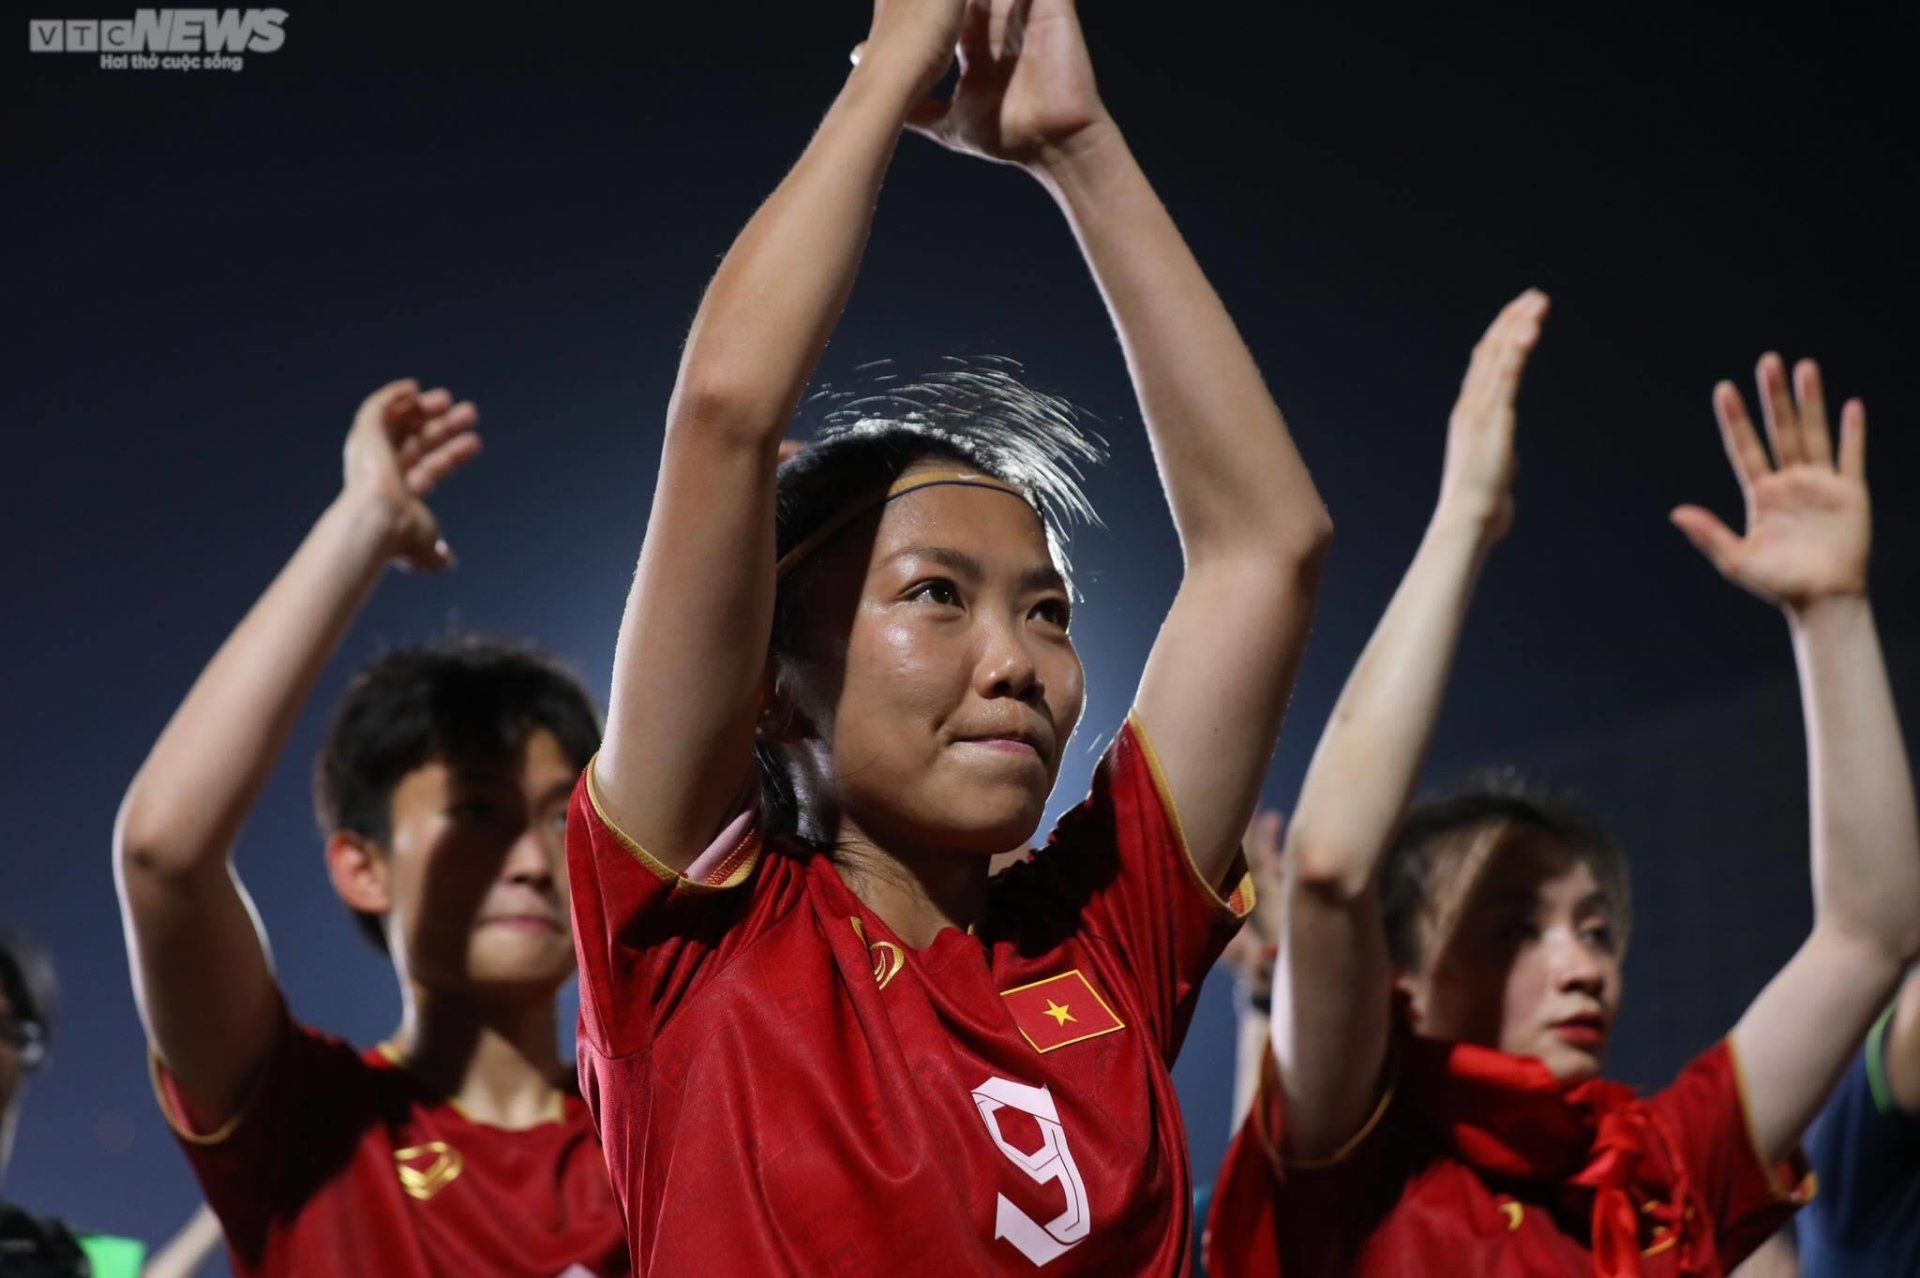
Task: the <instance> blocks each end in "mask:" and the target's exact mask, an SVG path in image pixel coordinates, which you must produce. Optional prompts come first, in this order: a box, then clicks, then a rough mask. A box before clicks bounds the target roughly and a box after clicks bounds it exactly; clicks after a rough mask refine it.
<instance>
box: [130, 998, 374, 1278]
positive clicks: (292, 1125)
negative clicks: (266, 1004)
mask: <svg viewBox="0 0 1920 1278" xmlns="http://www.w3.org/2000/svg"><path fill="white" fill-rule="evenodd" d="M148 1060H149V1064H150V1068H151V1070H152V1073H153V1086H154V1095H155V1098H156V1099H157V1100H158V1101H159V1103H160V1112H161V1113H162V1114H163V1115H164V1116H165V1118H166V1120H167V1125H168V1126H169V1127H170V1128H172V1129H173V1134H174V1137H175V1138H176V1139H177V1140H178V1141H179V1142H180V1148H181V1151H182V1152H183V1153H184V1154H185V1155H186V1157H187V1162H188V1163H189V1164H190V1165H191V1166H192V1168H193V1174H194V1177H195V1179H197V1180H198V1181H199V1182H200V1189H201V1192H202V1193H203V1194H204V1195H205V1196H206V1200H207V1206H209V1207H211V1208H212V1209H213V1214H214V1215H215V1216H218V1217H219V1218H220V1230H221V1233H222V1234H224V1235H225V1237H226V1240H227V1245H228V1246H229V1247H230V1248H232V1250H233V1254H234V1255H235V1256H236V1257H238V1258H239V1259H240V1260H241V1262H242V1263H243V1264H246V1265H252V1264H255V1263H257V1262H258V1260H259V1258H260V1257H261V1256H262V1254H264V1252H265V1250H266V1246H267V1242H268V1238H269V1235H270V1233H271V1231H272V1228H273V1226H274V1225H275V1224H276V1223H284V1222H285V1221H286V1220H287V1219H290V1218H291V1217H292V1216H294V1215H295V1214H297V1213H298V1211H299V1210H300V1208H301V1206H302V1205H303V1204H304V1203H305V1202H306V1200H307V1199H308V1197H310V1196H311V1194H312V1193H313V1192H314V1191H315V1190H316V1189H317V1188H318V1184H317V1182H316V1180H315V1175H314V1173H313V1172H312V1170H311V1169H313V1168H318V1167H326V1166H332V1165H336V1162H337V1163H339V1164H343V1163H344V1162H345V1161H346V1160H347V1159H349V1158H351V1156H352V1151H353V1148H354V1145H355V1142H356V1141H357V1140H358V1139H359V1135H360V1131H361V1129H362V1126H363V1123H362V1122H360V1121H359V1118H360V1116H359V1115H357V1114H355V1113H354V1112H353V1111H354V1109H355V1106H356V1104H357V1103H358V1102H359V1100H360V1098H362V1097H363V1096H364V1089H363V1088H361V1087H359V1086H357V1085H356V1084H357V1083H358V1082H359V1081H360V1076H361V1075H363V1074H364V1073H365V1071H366V1066H365V1065H364V1064H363V1063H362V1062H361V1060H360V1058H359V1054H358V1053H357V1052H355V1051H354V1050H353V1048H352V1047H351V1046H349V1045H348V1044H346V1043H343V1042H340V1041H339V1040H337V1039H333V1038H330V1037H328V1036H326V1035H324V1034H320V1033H318V1032H317V1031H315V1030H312V1029H310V1028H308V1027H307V1026H304V1025H301V1024H299V1023H298V1022H296V1021H295V1020H294V1019H293V1018H292V1017H291V1016H290V1015H289V1014H288V1013H287V1011H286V1007H285V1005H284V1004H282V1005H281V1008H280V1028H279V1031H278V1032H277V1034H276V1035H275V1038H274V1045H273V1048H272V1051H271V1052H270V1053H269V1055H268V1057H267V1061H266V1064H265V1066H264V1067H263V1068H262V1070H261V1074H260V1077H259V1078H258V1079H256V1080H255V1081H254V1084H253V1088H252V1091H251V1092H250V1094H249V1095H248V1097H247V1100H246V1101H245V1103H243V1104H242V1105H241V1107H240V1110H239V1112H238V1113H236V1114H234V1116H233V1117H232V1118H230V1119H228V1120H227V1121H226V1122H225V1123H224V1124H222V1125H221V1126H220V1127H218V1128H216V1129H212V1130H207V1129H204V1128H202V1127H199V1126H197V1125H196V1124H195V1123H194V1121H193V1119H192V1118H191V1116H190V1115H189V1113H188V1110H187V1107H186V1106H185V1104H183V1102H182V1098H181V1096H180V1093H179V1090H178V1089H177V1087H176V1086H175V1085H174V1081H173V1078H172V1076H171V1075H169V1074H168V1073H167V1071H166V1067H165V1066H163V1065H162V1064H161V1063H160V1060H159V1058H158V1057H156V1056H152V1055H149V1057H148ZM336 1147H337V1148H336ZM289 1149H299V1150H302V1151H303V1153H302V1157H300V1158H299V1159H292V1158H288V1157H287V1154H286V1151H287V1150H289ZM336 1153H337V1154H338V1159H337V1160H336V1159H334V1158H332V1157H330V1155H332V1154H336Z"/></svg>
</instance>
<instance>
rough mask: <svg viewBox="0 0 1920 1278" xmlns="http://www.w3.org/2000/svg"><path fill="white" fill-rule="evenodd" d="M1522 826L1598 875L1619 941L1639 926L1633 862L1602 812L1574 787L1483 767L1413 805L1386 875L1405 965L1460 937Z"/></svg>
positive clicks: (1384, 898) (1393, 943)
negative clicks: (1463, 918) (1495, 859)
mask: <svg viewBox="0 0 1920 1278" xmlns="http://www.w3.org/2000/svg"><path fill="white" fill-rule="evenodd" d="M1516 830H1532V831H1537V832H1539V833H1541V834H1545V835H1547V836H1548V837H1549V838H1550V839H1551V840H1552V841H1553V843H1554V844H1556V845H1557V846H1558V847H1559V848H1560V849H1561V850H1562V851H1563V852H1564V854H1565V856H1566V858H1567V860H1568V863H1569V864H1583V865H1585V866H1586V867H1587V868H1588V869H1590V870H1591V871H1592V872H1593V877H1594V879H1595V880H1596V881H1597V882H1598V883H1599V885H1600V890H1601V892H1602V893H1603V894H1604V895H1605V897H1606V900H1607V906H1608V910H1609V913H1610V916H1611V918H1610V921H1611V924H1612V927H1613V930H1614V934H1615V936H1616V937H1617V938H1618V942H1617V943H1618V945H1619V946H1620V948H1621V949H1622V950H1624V949H1625V947H1626V943H1627V936H1628V933H1629V932H1630V931H1631V929H1632V924H1633V902H1632V896H1631V884H1630V881H1629V877H1628V873H1627V859H1626V856H1625V854H1624V853H1622V852H1621V850H1620V847H1619V845H1618V844H1616V843H1615V842H1614V841H1613V838H1612V836H1611V835H1609V834H1608V833H1607V830H1606V827H1605V826H1604V825H1602V824H1601V822H1600V819H1599V817H1598V816H1597V815H1596V814H1595V813H1594V811H1593V809H1591V808H1590V807H1588V806H1587V805H1586V804H1585V803H1583V802H1582V801H1580V800H1579V799H1577V798H1576V797H1574V796H1573V795H1571V794H1569V793H1568V792H1566V791H1564V790H1558V789H1554V788H1552V787H1549V786H1544V785H1540V784H1538V783H1536V782H1532V781H1529V780H1527V779H1526V778H1524V777H1522V776H1521V775H1520V774H1519V773H1517V772H1515V771H1513V770H1512V769H1501V770H1499V771H1492V772H1480V773H1475V774H1473V775H1472V776H1469V777H1467V778H1466V779H1464V780H1463V781H1461V782H1458V783H1456V784H1454V785H1452V786H1449V787H1447V788H1445V789H1443V790H1441V791H1439V792H1437V793H1435V794H1433V795H1431V796H1429V797H1426V798H1422V799H1421V800H1419V801H1418V802H1416V803H1415V804H1414V805H1413V806H1412V807H1410V808H1408V809H1407V815H1406V817H1405V818H1404V819H1403V820H1402V821H1401V823H1400V829H1399V831H1398V832H1397V833H1396V834H1395V836H1394V840H1393V843H1392V844H1391V845H1390V846H1389V847H1388V849H1387V855H1386V859H1385V863H1384V865H1383V867H1382V869H1381V873H1380V895H1381V913H1382V915H1383V917H1384V920H1385V924H1386V932H1387V951H1388V954H1389V955H1390V956H1391V958H1392V960H1393V964H1394V966H1395V967H1397V968H1399V969H1400V970H1402V971H1406V972H1415V971H1419V970H1420V968H1421V967H1422V965H1423V964H1424V963H1426V962H1427V961H1428V960H1429V959H1430V958H1432V957H1433V952H1434V951H1435V950H1436V947H1435V946H1433V945H1432V944H1431V942H1433V941H1435V940H1439V941H1440V942H1441V943H1442V944H1444V941H1445V938H1447V937H1449V936H1450V935H1451V933H1452V930H1453V926H1454V924H1456V923H1457V922H1458V921H1459V919H1458V915H1459V910H1460V908H1461V906H1462V905H1463V904H1464V903H1465V899H1466V897H1467V895H1468V894H1469V893H1470V891H1471V889H1472V886H1473V884H1474V882H1475V881H1476V880H1477V879H1478V877H1479V875H1480V873H1481V871H1482V870H1483V869H1484V868H1485V866H1486V863H1487V860H1488V858H1489V857H1490V856H1492V854H1493V853H1494V852H1495V851H1496V850H1497V849H1498V848H1499V847H1500V846H1501V844H1503V843H1504V842H1505V841H1506V839H1507V837H1508V836H1509V835H1510V834H1511V833H1513V832H1514V831H1516Z"/></svg>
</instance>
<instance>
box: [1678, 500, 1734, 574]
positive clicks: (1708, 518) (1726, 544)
mask: <svg viewBox="0 0 1920 1278" xmlns="http://www.w3.org/2000/svg"><path fill="white" fill-rule="evenodd" d="M1667 518H1668V519H1669V520H1671V521H1672V523H1673V526H1674V527H1675V528H1678V529H1679V530H1680V531H1681V532H1683V533H1685V534H1686V538H1687V540H1688V541H1690V542H1692V543H1693V548H1694V549H1695V550H1697V551H1699V552H1700V553H1701V554H1703V555H1705V556H1706V557H1707V558H1708V559H1709V560H1711V561H1712V563H1713V566H1714V567H1716V568H1718V569H1719V570H1720V571H1721V572H1723V573H1725V572H1727V571H1729V569H1730V567H1731V565H1732V563H1733V560H1734V557H1735V556H1736V555H1737V554H1738V553H1739V550H1740V539H1739V538H1738V537H1736V536H1734V534H1733V530H1732V529H1731V528H1728V527H1727V526H1726V525H1725V524H1724V523H1722V522H1720V516H1718V515H1716V514H1714V513H1713V512H1712V511H1710V510H1706V509H1703V508H1702V507H1699V506H1676V507H1675V508H1674V510H1673V513H1672V514H1670V515H1668V516H1667Z"/></svg>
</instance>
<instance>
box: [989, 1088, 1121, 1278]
mask: <svg viewBox="0 0 1920 1278" xmlns="http://www.w3.org/2000/svg"><path fill="white" fill-rule="evenodd" d="M973 1103H974V1104H975V1105H978V1106H979V1107H980V1118H981V1121H983V1122H984V1123H986V1125H987V1135H989V1136H991V1137H993V1143H994V1144H996V1145H998V1146H999V1147H1000V1152H1001V1153H1003V1154H1005V1155H1006V1156H1007V1161H1008V1162H1010V1163H1012V1164H1013V1165H1014V1166H1015V1167H1018V1168H1019V1169H1020V1170H1021V1171H1023V1172H1025V1173H1026V1174H1027V1175H1028V1176H1030V1177H1032V1179H1033V1180H1034V1182H1035V1183H1036V1184H1041V1185H1044V1184H1046V1183H1047V1182H1048V1181H1050V1180H1057V1181H1059V1182H1060V1188H1061V1189H1062V1190H1064V1191H1066V1195H1067V1209H1066V1210H1065V1211H1063V1212H1061V1213H1060V1214H1059V1215H1058V1216H1055V1217H1054V1218H1053V1219H1052V1220H1050V1221H1048V1222H1047V1223H1046V1224H1045V1225H1039V1224H1036V1223H1034V1219H1033V1217H1031V1216H1029V1215H1027V1213H1025V1212H1024V1211H1021V1210H1020V1209H1019V1208H1018V1207H1016V1206H1014V1205H1013V1204H1012V1203H1010V1202H1008V1201H1007V1197H1006V1195H1005V1194H997V1195H995V1198H996V1200H997V1201H996V1209H995V1212H994V1220H993V1236H994V1237H995V1238H1004V1239H1006V1240H1007V1241H1008V1242H1010V1243H1012V1244H1013V1245H1014V1246H1015V1247H1017V1248H1019V1249H1020V1254H1021V1255H1023V1256H1025V1257H1026V1258H1027V1259H1028V1260H1031V1261H1032V1262H1033V1263H1034V1264H1035V1265H1044V1264H1046V1263H1047V1262H1048V1261H1050V1260H1058V1259H1059V1258H1060V1257H1062V1256H1064V1255H1066V1254H1067V1252H1068V1251H1069V1250H1071V1249H1072V1248H1073V1247H1074V1245H1075V1244H1077V1243H1079V1242H1080V1241H1081V1240H1083V1239H1084V1238H1086V1236H1087V1234H1088V1232H1089V1231H1090V1230H1091V1229H1092V1228H1093V1216H1092V1213H1091V1212H1090V1211H1088V1209H1087V1184H1086V1182H1085V1181H1083V1180H1081V1179H1080V1169H1079V1168H1078V1167H1075V1166H1074V1165H1073V1151H1072V1150H1071V1149H1068V1148H1067V1132H1066V1129H1065V1128H1064V1127H1062V1126H1061V1125H1060V1111H1059V1110H1057V1109H1055V1108H1054V1105H1053V1094H1052V1093H1051V1092H1049V1091H1048V1090H1047V1089H1046V1088H1044V1087H1028V1086H1027V1085H1026V1084H1024V1083H1014V1082H1009V1081H1008V1080H1006V1079H1004V1078H992V1077H989V1078H988V1079H987V1081H986V1082H984V1083H982V1084H980V1085H979V1086H978V1087H976V1088H974V1089H973ZM1007 1108H1011V1109H1017V1110H1019V1111H1020V1112H1021V1113H1023V1114H1031V1115H1032V1116H1033V1120H1034V1121H1035V1122H1036V1123H1038V1124H1039V1125H1040V1148H1038V1149H1036V1150H1034V1151H1033V1152H1032V1153H1031V1154H1029V1153H1027V1152H1026V1151H1025V1150H1022V1149H1019V1148H1016V1147H1015V1146H1013V1145H1010V1144H1008V1143H1007V1138H1006V1137H1005V1136H1003V1135H1001V1134H1000V1119H999V1112H1000V1111H1001V1110H1002V1109H1007Z"/></svg>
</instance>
